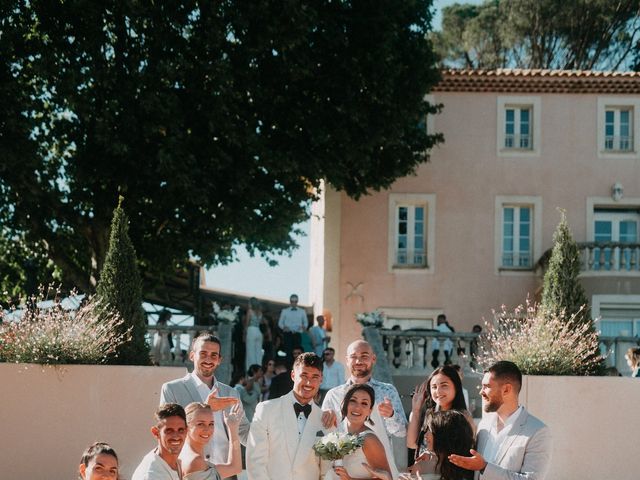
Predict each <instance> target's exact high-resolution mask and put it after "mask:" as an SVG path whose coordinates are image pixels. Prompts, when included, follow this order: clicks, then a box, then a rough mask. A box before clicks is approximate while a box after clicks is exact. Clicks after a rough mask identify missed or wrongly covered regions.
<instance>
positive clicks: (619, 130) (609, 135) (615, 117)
mask: <svg viewBox="0 0 640 480" xmlns="http://www.w3.org/2000/svg"><path fill="white" fill-rule="evenodd" d="M632 123H633V109H631V108H624V107H623V108H607V109H606V110H605V112H604V135H605V136H604V149H605V150H610V151H619V152H630V151H632V150H633V128H632Z"/></svg>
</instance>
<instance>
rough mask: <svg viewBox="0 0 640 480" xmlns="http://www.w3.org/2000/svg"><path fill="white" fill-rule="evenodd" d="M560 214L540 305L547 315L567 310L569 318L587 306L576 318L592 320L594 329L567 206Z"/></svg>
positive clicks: (591, 323)
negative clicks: (566, 211) (568, 219)
mask: <svg viewBox="0 0 640 480" xmlns="http://www.w3.org/2000/svg"><path fill="white" fill-rule="evenodd" d="M560 214H561V219H560V223H559V224H558V226H557V228H556V231H555V233H554V234H553V250H552V252H551V259H550V260H549V267H548V268H547V271H546V273H545V274H544V283H543V291H542V301H541V303H540V308H541V309H542V311H543V314H544V315H550V316H559V315H561V314H562V313H564V314H565V317H566V318H570V317H571V316H572V315H573V314H575V313H577V312H578V311H579V310H580V308H582V307H583V306H584V307H585V308H584V310H583V311H582V312H581V313H580V315H578V316H577V317H576V318H575V321H576V322H589V324H590V325H591V328H592V329H593V322H592V321H591V309H590V308H589V301H588V299H587V295H586V293H585V291H584V288H583V287H582V284H581V283H580V281H579V280H578V275H579V274H580V266H581V261H580V251H579V250H578V245H577V244H576V242H575V240H574V239H573V236H572V235H571V230H570V229H569V224H568V223H567V218H566V215H565V212H564V210H560Z"/></svg>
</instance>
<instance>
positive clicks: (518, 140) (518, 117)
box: [504, 107, 533, 149]
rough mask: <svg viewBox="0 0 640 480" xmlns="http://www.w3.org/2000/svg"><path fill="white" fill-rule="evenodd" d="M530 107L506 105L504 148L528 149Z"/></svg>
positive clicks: (530, 140)
mask: <svg viewBox="0 0 640 480" xmlns="http://www.w3.org/2000/svg"><path fill="white" fill-rule="evenodd" d="M532 140H533V139H532V137H531V107H507V109H506V110H505V124H504V148H519V149H530V148H531V147H532Z"/></svg>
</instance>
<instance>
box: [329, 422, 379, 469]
mask: <svg viewBox="0 0 640 480" xmlns="http://www.w3.org/2000/svg"><path fill="white" fill-rule="evenodd" d="M363 435H374V436H376V437H377V435H376V434H375V433H374V432H373V431H371V430H368V431H367V432H364V433H363ZM363 463H369V462H367V457H365V455H364V451H363V450H362V447H361V448H358V449H357V450H356V451H355V452H353V453H350V454H349V455H347V456H346V457H344V458H343V459H342V466H343V467H344V469H345V470H346V471H347V473H348V474H349V476H350V477H351V478H371V474H370V473H369V472H368V471H367V469H366V468H364V467H363V466H362V464H363ZM324 478H325V480H339V479H340V477H339V476H338V475H337V474H336V473H335V472H334V470H333V468H331V469H330V470H328V471H327V473H326V475H325V477H324Z"/></svg>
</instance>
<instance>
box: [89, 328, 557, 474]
mask: <svg viewBox="0 0 640 480" xmlns="http://www.w3.org/2000/svg"><path fill="white" fill-rule="evenodd" d="M220 350H221V345H220V340H219V339H218V338H217V337H215V336H214V335H211V334H204V335H200V336H198V337H197V338H195V339H194V340H193V343H192V346H191V351H190V353H189V357H190V359H191V360H192V361H193V363H194V371H193V372H192V373H188V374H187V375H186V376H184V377H183V378H180V379H177V380H174V381H171V382H168V383H165V384H164V385H163V386H162V390H161V395H160V407H159V408H158V410H157V412H156V423H155V424H154V425H153V426H152V428H151V433H152V435H153V436H154V437H155V439H156V440H157V446H156V447H155V448H154V449H153V450H152V451H151V452H149V453H148V454H147V455H146V456H145V457H144V459H142V461H141V463H140V464H139V465H138V467H137V469H136V471H135V473H134V475H133V480H161V479H162V480H178V479H182V480H185V479H186V480H217V479H220V478H229V477H233V476H235V475H237V474H239V473H240V472H241V470H242V458H241V457H242V455H241V447H240V444H242V445H245V447H246V452H245V457H246V470H247V474H248V478H249V479H250V480H267V479H278V480H318V479H319V478H321V477H322V476H324V478H327V479H332V480H333V479H340V480H348V479H352V478H353V479H355V478H379V479H385V480H396V479H408V478H423V479H426V478H428V479H432V478H433V479H436V478H438V479H445V480H456V479H468V478H473V477H474V472H480V478H482V479H502V478H533V477H535V478H538V479H543V478H544V477H545V474H546V472H547V469H548V466H549V461H550V456H551V439H550V434H549V429H548V428H547V427H546V426H545V425H544V424H543V423H542V422H541V421H540V420H538V419H536V418H535V417H533V416H532V415H531V414H529V413H528V412H527V411H526V409H524V407H522V406H520V405H519V403H518V392H519V390H520V385H521V382H522V376H521V374H520V371H519V369H518V367H517V366H516V365H515V364H513V363H510V362H498V363H497V364H496V365H494V366H492V367H491V368H490V369H489V370H488V371H487V372H486V373H485V375H484V377H483V379H482V389H481V391H480V394H481V397H482V399H483V408H484V411H485V412H486V414H485V416H484V418H483V420H482V421H481V422H480V424H479V425H478V428H477V430H476V428H475V424H474V422H473V419H472V418H471V416H470V415H469V412H468V410H467V406H466V403H465V400H464V396H463V395H462V391H463V389H462V385H461V381H460V377H459V375H458V373H457V372H456V370H455V369H454V368H453V367H451V366H443V367H440V368H438V369H436V370H435V371H434V372H433V373H432V374H431V375H430V376H429V378H427V379H426V380H425V382H424V383H422V384H421V385H419V386H418V387H417V388H416V390H415V392H414V396H413V399H412V411H411V415H410V418H409V422H407V418H406V416H405V413H404V409H403V407H402V403H401V400H400V395H399V394H398V391H397V390H396V388H395V387H394V386H393V385H392V384H389V383H384V382H380V381H378V380H376V379H374V378H373V376H372V373H373V368H374V366H375V363H376V355H375V353H374V352H373V350H372V348H371V346H370V345H369V344H368V343H367V342H366V341H364V340H356V341H355V342H353V343H351V344H350V345H349V347H348V349H347V355H346V370H347V374H348V378H347V379H346V381H345V382H344V383H342V384H340V385H338V386H334V387H333V388H330V389H329V390H328V391H326V395H325V396H324V400H323V401H322V403H321V406H319V404H318V403H316V402H317V400H318V399H319V392H320V388H321V385H322V383H323V372H324V370H325V368H324V365H323V360H322V358H321V357H320V356H318V355H317V354H316V353H314V352H306V353H300V354H299V355H297V357H296V358H295V360H294V362H293V368H292V371H291V373H290V374H289V376H290V378H291V380H292V385H291V390H290V391H289V392H287V393H286V394H284V395H282V396H280V397H278V398H270V399H269V400H266V401H262V402H259V403H257V405H256V406H255V411H254V413H253V417H252V420H251V421H249V419H248V418H247V415H245V411H244V409H243V408H242V402H241V401H240V394H239V392H238V390H237V389H234V388H232V387H231V386H228V385H225V384H223V383H221V382H220V381H219V380H218V379H216V377H215V371H216V369H217V367H218V366H219V365H220V363H221V362H222V360H223V359H222V357H221V355H220ZM326 353H327V350H326V349H325V350H324V352H323V356H324V354H326ZM336 430H337V431H342V432H348V433H351V434H358V435H360V436H362V438H363V445H362V447H361V448H360V449H358V450H357V451H356V452H355V453H352V454H350V455H347V456H346V457H345V458H344V459H343V462H342V464H341V465H331V464H330V463H329V462H327V461H321V460H320V459H319V457H318V456H317V455H316V454H315V452H314V450H313V445H314V444H315V443H316V442H317V441H318V440H319V439H320V438H322V437H324V436H325V435H326V434H328V433H330V432H332V431H336ZM399 441H400V442H403V443H404V442H406V446H407V447H410V448H412V449H414V450H415V456H414V458H415V461H414V463H413V465H412V466H411V467H410V469H409V471H407V472H400V471H399V468H398V466H397V465H398V464H399V465H400V467H401V468H400V469H402V470H404V468H403V459H402V458H401V456H398V454H397V453H395V454H394V451H395V452H397V451H398V449H397V448H396V447H397V445H398V442H399ZM404 452H405V453H406V452H407V450H406V448H405V449H404ZM396 460H399V461H398V462H397V461H396ZM79 472H80V476H81V478H82V479H84V480H95V479H97V478H118V477H117V474H118V460H117V457H116V454H115V452H114V451H113V449H112V448H111V447H109V445H107V444H103V443H98V444H94V445H92V446H91V447H90V448H89V449H88V450H87V451H86V452H85V453H84V455H83V457H82V461H81V464H80V468H79Z"/></svg>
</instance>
